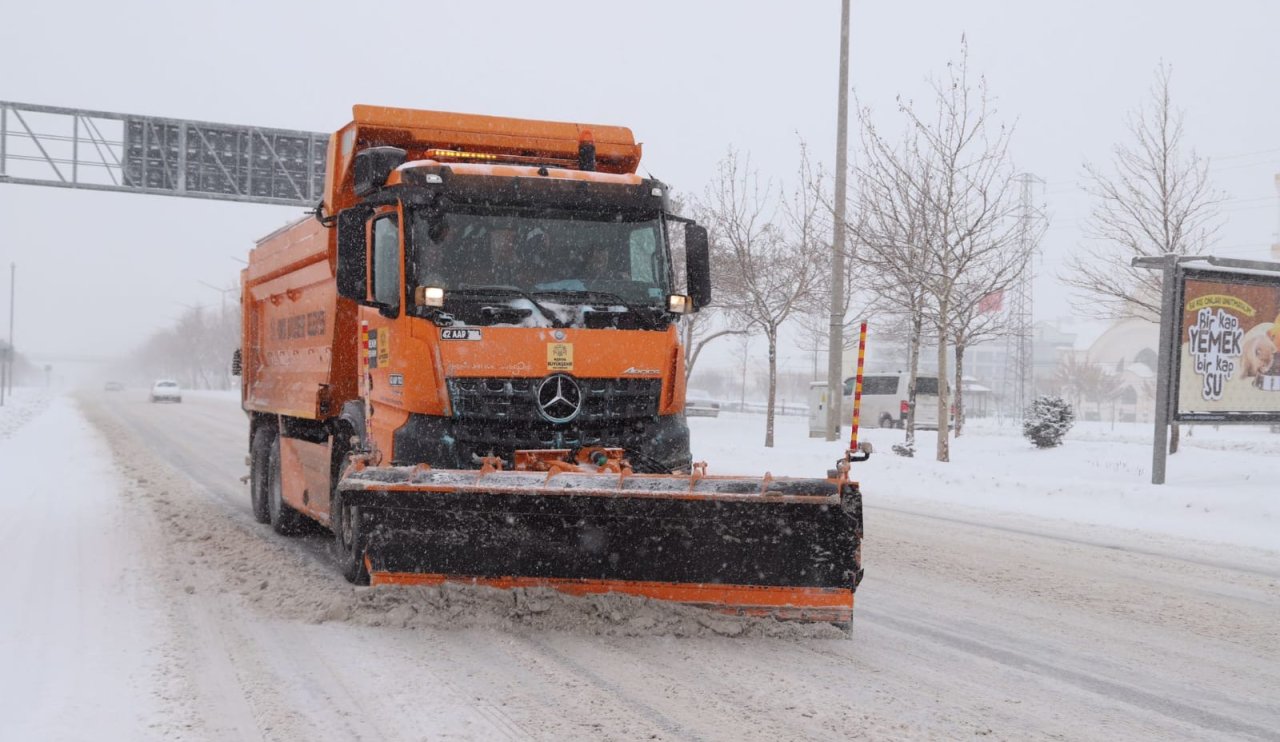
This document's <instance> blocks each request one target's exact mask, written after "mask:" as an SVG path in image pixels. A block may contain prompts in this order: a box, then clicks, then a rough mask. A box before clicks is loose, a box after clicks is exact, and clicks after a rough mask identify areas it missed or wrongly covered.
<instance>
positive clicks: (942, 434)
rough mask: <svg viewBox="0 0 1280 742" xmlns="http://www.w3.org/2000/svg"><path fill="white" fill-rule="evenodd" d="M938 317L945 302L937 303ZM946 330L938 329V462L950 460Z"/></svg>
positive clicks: (944, 326) (942, 314) (943, 328)
mask: <svg viewBox="0 0 1280 742" xmlns="http://www.w3.org/2000/svg"><path fill="white" fill-rule="evenodd" d="M938 308H939V310H940V311H939V316H943V317H945V316H946V314H945V313H946V309H947V308H946V302H939V307H938ZM947 381H948V379H947V328H946V325H945V324H943V325H942V326H941V327H939V328H938V461H944V462H945V461H950V460H951V430H950V423H951V420H950V417H951V416H950V415H949V414H948V409H947V403H948V398H949V397H950V396H951V395H950V394H948V393H947V387H948V386H950V384H948V383H947Z"/></svg>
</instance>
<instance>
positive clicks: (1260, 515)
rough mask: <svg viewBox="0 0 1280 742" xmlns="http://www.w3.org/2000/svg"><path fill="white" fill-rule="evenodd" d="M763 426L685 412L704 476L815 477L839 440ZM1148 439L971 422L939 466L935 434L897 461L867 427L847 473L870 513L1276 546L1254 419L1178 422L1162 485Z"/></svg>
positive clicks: (803, 425) (1266, 464) (892, 434)
mask: <svg viewBox="0 0 1280 742" xmlns="http://www.w3.org/2000/svg"><path fill="white" fill-rule="evenodd" d="M775 426H776V433H775V434H776V442H777V445H776V446H775V447H774V448H772V449H770V448H765V447H764V446H763V445H762V442H763V439H764V418H763V417H761V416H757V415H747V414H739V413H722V414H721V415H720V417H718V418H691V419H690V420H689V427H690V434H691V436H692V438H693V455H694V459H695V460H706V461H708V462H710V464H711V468H710V470H709V471H710V473H713V474H715V473H720V474H729V473H734V474H757V475H758V474H763V473H764V472H766V471H770V472H772V473H773V474H774V475H775V476H783V475H790V476H821V475H822V474H823V473H825V472H826V470H827V469H829V468H831V466H832V465H833V463H834V461H835V460H836V459H837V458H838V457H839V456H840V455H841V453H842V451H843V450H844V448H845V445H846V444H847V439H846V440H842V441H837V442H832V443H828V442H827V441H825V440H822V439H812V438H809V437H808V424H807V421H806V420H803V419H801V420H796V419H788V418H781V417H780V418H778V419H777V420H776V422H775ZM844 435H845V436H847V435H848V429H847V428H846V429H845V432H844ZM1151 436H1152V431H1151V426H1150V425H1139V424H1132V423H1130V424H1116V425H1114V426H1112V425H1110V424H1103V423H1079V424H1077V426H1076V427H1075V428H1074V429H1072V431H1071V432H1070V433H1068V434H1067V437H1066V440H1065V441H1064V443H1063V444H1062V445H1061V446H1059V447H1057V448H1052V449H1043V450H1042V449H1036V448H1034V447H1033V446H1032V445H1031V444H1030V443H1029V442H1028V441H1027V440H1026V439H1025V438H1023V437H1022V435H1021V428H1020V427H1018V426H1017V425H1015V424H1014V423H1012V422H1011V423H1009V424H1008V425H1007V426H1005V427H1000V426H998V425H997V424H996V423H995V422H994V421H985V420H983V421H975V422H973V423H971V424H970V425H968V426H967V427H966V429H965V433H964V435H962V436H961V437H960V438H958V439H953V440H952V443H951V461H950V463H939V462H937V461H935V460H933V459H934V456H935V448H934V441H935V440H936V432H935V431H920V432H919V433H918V434H917V438H916V445H917V452H916V457H915V458H911V459H907V458H901V457H898V456H895V455H893V454H892V453H891V452H890V446H891V445H892V444H893V443H895V442H899V441H901V440H902V438H903V432H902V431H900V430H888V429H879V428H872V429H869V430H863V431H862V432H861V435H860V438H861V439H862V440H869V441H870V442H871V443H872V444H873V445H874V446H875V449H876V452H877V453H876V454H874V455H873V456H872V457H871V460H870V461H868V462H866V463H864V464H859V465H857V466H856V467H855V468H854V471H853V477H854V478H855V479H858V480H859V481H860V482H861V484H862V488H863V495H864V498H865V503H866V505H867V507H868V508H872V509H874V508H876V507H896V508H909V509H918V510H924V511H927V512H930V513H941V514H954V515H956V516H957V517H961V516H963V517H967V518H969V519H971V520H979V519H983V518H984V517H985V516H984V514H983V513H985V512H995V513H1002V514H1009V515H1017V516H1030V517H1034V518H1038V519H1051V520H1055V521H1065V522H1067V523H1075V524H1088V525H1093V526H1105V527H1109V528H1118V529H1124V530H1125V531H1129V532H1138V531H1143V532H1152V533H1157V534H1165V535H1173V536H1179V537H1183V538H1187V539H1193V540H1200V541H1207V542H1215V543H1223V544H1232V545H1235V546H1244V547H1253V548H1259V549H1266V550H1270V551H1280V497H1277V493H1280V486H1278V485H1277V482H1280V479H1277V476H1276V474H1275V469H1276V467H1275V462H1276V456H1277V455H1280V435H1277V434H1275V433H1271V432H1269V431H1268V430H1267V429H1266V428H1260V427H1249V428H1241V427H1230V426H1223V427H1221V428H1220V429H1218V430H1214V429H1213V428H1212V427H1209V426H1197V427H1196V428H1194V429H1191V428H1189V427H1186V426H1184V428H1183V435H1182V450H1181V452H1179V453H1178V454H1176V455H1174V456H1171V457H1169V461H1168V471H1167V478H1166V482H1167V483H1166V484H1164V485H1153V484H1151ZM939 506H941V507H939ZM976 511H980V512H976ZM873 532H874V526H871V525H869V526H868V533H873Z"/></svg>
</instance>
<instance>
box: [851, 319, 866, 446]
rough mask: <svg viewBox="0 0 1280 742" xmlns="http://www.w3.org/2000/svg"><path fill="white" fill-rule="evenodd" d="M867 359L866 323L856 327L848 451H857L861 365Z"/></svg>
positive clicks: (860, 405) (860, 404) (860, 398)
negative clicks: (856, 338)
mask: <svg viewBox="0 0 1280 742" xmlns="http://www.w3.org/2000/svg"><path fill="white" fill-rule="evenodd" d="M866 359H867V323H866V322H863V323H862V325H861V326H860V327H859V328H858V374H857V376H856V377H855V378H854V381H853V432H851V433H850V434H849V453H856V452H857V451H858V418H859V417H860V416H861V415H862V367H863V365H864V364H865V363H866Z"/></svg>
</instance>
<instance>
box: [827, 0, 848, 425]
mask: <svg viewBox="0 0 1280 742" xmlns="http://www.w3.org/2000/svg"><path fill="white" fill-rule="evenodd" d="M839 77H840V93H839V95H838V96H837V97H836V100H837V103H836V193H835V199H836V205H835V224H834V225H833V228H832V234H831V331H830V333H829V334H828V335H827V400H828V401H827V440H829V441H834V440H837V439H838V438H839V437H840V415H841V412H842V411H843V408H844V405H843V404H841V402H842V399H843V397H842V395H841V391H842V390H843V384H842V382H843V379H841V378H840V371H841V367H840V366H841V363H840V362H841V361H842V360H843V358H842V356H843V355H844V274H845V266H844V238H845V234H844V218H845V213H844V208H845V200H846V198H845V188H846V184H845V175H846V172H845V171H846V170H847V169H848V161H847V155H848V149H849V0H840V75H839Z"/></svg>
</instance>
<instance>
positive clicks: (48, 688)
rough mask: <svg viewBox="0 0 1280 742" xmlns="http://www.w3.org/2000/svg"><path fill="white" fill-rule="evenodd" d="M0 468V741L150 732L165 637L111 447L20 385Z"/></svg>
mask: <svg viewBox="0 0 1280 742" xmlns="http://www.w3.org/2000/svg"><path fill="white" fill-rule="evenodd" d="M0 472H3V487H0V493H2V494H0V563H3V564H4V565H5V570H4V575H5V577H4V582H3V588H2V589H0V605H2V606H3V608H2V609H0V658H3V661H2V662H0V739H14V740H17V739H84V738H85V737H86V735H90V736H92V737H94V738H96V739H142V738H146V737H153V736H156V734H157V731H156V726H157V725H158V724H160V723H162V722H163V720H164V719H163V714H162V712H161V710H160V707H159V703H158V700H159V697H160V695H161V694H163V693H165V692H166V684H165V682H164V679H163V672H162V669H161V657H160V655H159V654H158V653H159V651H160V649H161V645H162V643H163V637H164V635H165V633H166V631H165V629H164V627H163V625H162V624H163V622H162V619H161V617H160V615H158V614H157V612H156V611H155V604H154V599H153V596H152V595H151V591H150V589H149V587H148V585H147V581H146V575H145V572H144V570H142V569H141V568H140V564H141V556H142V555H141V553H140V552H139V548H138V545H137V541H136V540H134V539H132V538H128V537H123V538H122V537H121V534H129V533H130V532H131V531H132V525H131V517H130V514H129V513H128V512H127V509H125V508H123V507H122V506H121V502H120V500H119V494H118V491H119V487H120V482H119V479H118V477H117V475H116V472H115V470H114V467H113V465H112V461H111V454H110V452H109V451H108V450H107V447H106V446H105V445H104V444H103V443H102V441H101V439H100V438H99V437H98V435H97V434H96V433H95V432H94V431H93V430H92V429H91V428H90V426H89V425H88V423H87V422H85V420H84V418H83V417H82V416H81V415H80V414H79V413H78V412H77V410H76V408H75V405H74V404H73V403H72V402H70V401H69V400H67V399H66V398H56V399H52V400H50V398H49V397H48V396H46V395H44V394H43V393H38V392H32V391H29V390H19V394H18V396H17V399H16V404H14V405H12V406H10V405H9V404H8V403H7V402H6V406H5V407H3V408H0ZM90 730H92V732H91V734H90Z"/></svg>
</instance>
